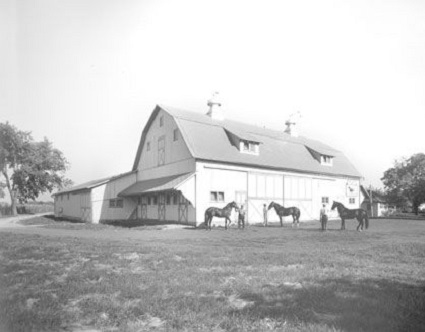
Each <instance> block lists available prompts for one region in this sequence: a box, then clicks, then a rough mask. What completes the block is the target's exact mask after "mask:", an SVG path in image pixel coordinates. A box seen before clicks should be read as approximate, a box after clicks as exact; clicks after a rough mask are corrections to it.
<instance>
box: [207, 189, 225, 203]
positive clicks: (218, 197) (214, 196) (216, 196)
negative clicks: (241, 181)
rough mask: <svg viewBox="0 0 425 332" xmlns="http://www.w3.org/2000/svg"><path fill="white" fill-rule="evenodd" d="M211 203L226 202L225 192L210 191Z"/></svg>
mask: <svg viewBox="0 0 425 332" xmlns="http://www.w3.org/2000/svg"><path fill="white" fill-rule="evenodd" d="M210 201H211V202H224V192H223V191H210Z"/></svg>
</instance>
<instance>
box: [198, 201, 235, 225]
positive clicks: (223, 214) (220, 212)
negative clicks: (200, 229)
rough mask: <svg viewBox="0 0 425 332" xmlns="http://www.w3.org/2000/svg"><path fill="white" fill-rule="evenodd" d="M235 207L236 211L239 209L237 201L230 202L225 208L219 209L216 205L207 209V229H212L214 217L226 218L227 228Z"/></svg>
mask: <svg viewBox="0 0 425 332" xmlns="http://www.w3.org/2000/svg"><path fill="white" fill-rule="evenodd" d="M233 208H234V209H235V210H236V211H237V210H238V209H239V208H238V205H237V204H236V202H231V203H229V204H227V205H226V206H225V207H224V208H222V209H219V208H216V207H210V208H208V209H206V210H205V226H206V229H207V230H208V229H209V230H211V221H212V219H213V217H218V218H225V224H224V225H225V228H226V229H227V221H229V225H230V223H231V220H230V218H229V217H230V214H231V213H232V209H233Z"/></svg>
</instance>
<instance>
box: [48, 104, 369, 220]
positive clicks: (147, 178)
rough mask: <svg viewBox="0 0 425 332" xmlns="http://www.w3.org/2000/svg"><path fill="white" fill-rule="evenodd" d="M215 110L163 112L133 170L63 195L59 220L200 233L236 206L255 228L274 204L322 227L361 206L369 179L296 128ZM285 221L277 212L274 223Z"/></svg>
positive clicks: (147, 132) (156, 115)
mask: <svg viewBox="0 0 425 332" xmlns="http://www.w3.org/2000/svg"><path fill="white" fill-rule="evenodd" d="M209 106H210V110H209V112H208V113H207V114H202V113H194V112H189V111H184V110H180V109H176V108H172V107H167V106H157V107H156V108H155V109H154V110H153V112H152V114H151V116H150V118H149V120H148V122H147V124H146V126H145V128H144V130H143V132H142V136H141V139H140V143H139V147H138V150H137V154H136V158H135V161H134V165H133V169H132V170H131V171H130V172H129V173H126V174H122V175H119V176H116V177H112V178H108V179H103V180H100V181H92V182H90V183H86V184H83V185H80V186H76V187H73V188H70V189H68V190H64V191H61V192H59V193H57V194H55V196H54V197H55V215H56V216H58V217H59V216H62V217H71V218H76V219H80V220H85V221H88V222H92V223H98V222H102V221H105V220H117V219H120V220H124V219H125V220H127V219H138V220H139V219H142V220H158V221H161V222H164V221H170V222H179V223H187V224H191V225H194V226H197V225H200V224H201V223H203V222H204V212H205V210H206V209H207V208H208V207H210V206H217V207H223V206H224V205H226V204H227V203H230V202H231V201H236V202H237V203H238V204H244V205H245V207H246V209H247V222H248V223H257V222H262V221H263V215H262V208H263V204H267V205H268V204H269V203H270V202H271V201H275V202H277V203H279V204H281V205H285V206H297V207H299V208H300V209H301V221H306V220H313V219H318V217H319V210H320V208H321V206H322V204H323V203H326V204H328V207H330V204H332V201H333V200H337V201H340V202H342V203H344V204H345V205H346V206H347V207H349V208H358V207H359V206H360V190H359V188H360V179H361V174H360V173H359V172H358V171H357V170H356V169H355V167H354V166H353V165H352V164H351V163H350V161H349V160H348V159H347V158H346V157H345V156H344V154H343V153H342V152H340V151H337V150H335V149H333V148H331V147H329V146H327V145H324V144H322V143H320V142H318V141H315V140H311V139H308V138H305V137H298V136H297V135H296V132H295V129H294V127H295V122H294V121H288V122H287V126H288V127H287V128H286V130H285V131H284V130H282V131H275V130H270V129H265V128H260V127H258V126H254V125H249V124H244V123H240V122H236V121H232V120H228V119H225V118H224V115H223V112H222V110H221V108H220V104H219V103H216V102H214V101H210V102H209ZM333 213H334V215H333V216H334V217H336V216H337V215H336V212H333ZM331 217H332V215H331ZM233 218H236V216H233ZM277 220H278V218H277V216H276V214H275V213H274V211H272V210H271V211H269V221H277ZM286 221H291V219H290V217H287V218H286ZM215 222H216V223H220V222H221V220H219V219H217V220H215Z"/></svg>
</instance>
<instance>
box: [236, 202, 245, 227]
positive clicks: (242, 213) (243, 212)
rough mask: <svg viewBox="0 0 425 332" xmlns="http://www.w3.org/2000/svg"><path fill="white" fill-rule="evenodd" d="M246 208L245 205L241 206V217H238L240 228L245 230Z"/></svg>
mask: <svg viewBox="0 0 425 332" xmlns="http://www.w3.org/2000/svg"><path fill="white" fill-rule="evenodd" d="M245 214H246V211H245V208H244V206H243V204H242V205H241V207H240V209H239V216H238V228H241V225H242V228H245Z"/></svg>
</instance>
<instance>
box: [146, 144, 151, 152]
mask: <svg viewBox="0 0 425 332" xmlns="http://www.w3.org/2000/svg"><path fill="white" fill-rule="evenodd" d="M150 150H151V142H147V143H146V151H150Z"/></svg>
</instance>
